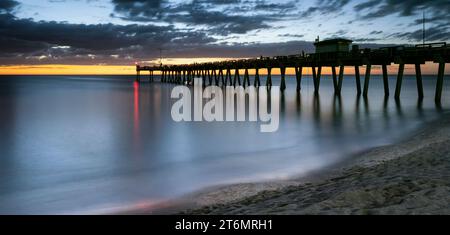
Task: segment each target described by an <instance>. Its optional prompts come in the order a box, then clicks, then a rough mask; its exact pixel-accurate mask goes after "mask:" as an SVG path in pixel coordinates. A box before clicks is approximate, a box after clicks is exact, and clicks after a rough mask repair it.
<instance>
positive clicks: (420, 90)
mask: <svg viewBox="0 0 450 235" xmlns="http://www.w3.org/2000/svg"><path fill="white" fill-rule="evenodd" d="M415 66H416V82H417V94H418V95H419V99H422V98H423V84H422V71H421V69H420V64H419V63H416V64H415Z"/></svg>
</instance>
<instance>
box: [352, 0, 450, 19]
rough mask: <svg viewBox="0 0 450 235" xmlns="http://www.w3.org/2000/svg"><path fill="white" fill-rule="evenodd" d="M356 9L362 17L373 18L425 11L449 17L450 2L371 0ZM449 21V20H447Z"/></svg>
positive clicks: (407, 14) (433, 0)
mask: <svg viewBox="0 0 450 235" xmlns="http://www.w3.org/2000/svg"><path fill="white" fill-rule="evenodd" d="M354 9H355V10H356V11H357V12H360V13H361V14H362V18H365V19H373V18H378V17H384V16H388V15H392V14H399V15H400V16H413V15H417V14H420V15H422V12H423V11H425V12H426V13H427V14H430V15H432V16H435V17H436V16H440V17H442V18H441V19H442V20H448V19H449V14H448V13H449V12H450V2H449V1H448V0H409V1H404V0H369V1H367V2H363V3H359V4H357V5H355V7H354ZM447 22H448V21H447Z"/></svg>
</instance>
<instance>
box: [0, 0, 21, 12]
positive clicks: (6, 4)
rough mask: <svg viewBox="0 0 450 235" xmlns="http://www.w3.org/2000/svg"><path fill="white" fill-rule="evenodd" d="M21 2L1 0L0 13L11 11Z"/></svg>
mask: <svg viewBox="0 0 450 235" xmlns="http://www.w3.org/2000/svg"><path fill="white" fill-rule="evenodd" d="M18 5H19V3H18V2H17V1H14V0H1V1H0V13H6V12H11V11H12V10H13V9H14V8H15V7H17V6H18Z"/></svg>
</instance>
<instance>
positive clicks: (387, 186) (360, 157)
mask: <svg viewBox="0 0 450 235" xmlns="http://www.w3.org/2000/svg"><path fill="white" fill-rule="evenodd" d="M131 213H132V214H136V213H150V214H174V213H176V214H179V213H181V214H219V215H223V214H231V215H236V214H238V215H240V214H264V215H266V214H450V115H448V114H447V115H444V116H443V118H441V119H440V120H437V121H434V122H431V123H428V124H426V125H425V126H424V127H423V128H421V129H420V130H419V131H417V132H415V133H414V134H413V136H412V137H410V138H408V139H405V140H404V141H401V142H400V143H397V144H393V145H389V146H383V147H378V148H374V149H371V150H369V151H366V152H365V153H360V154H357V155H355V156H354V157H352V158H351V159H350V160H348V161H346V162H343V163H340V165H338V166H333V167H330V168H329V169H326V170H324V171H321V172H317V173H316V174H312V175H311V176H310V177H308V178H300V179H293V180H289V181H278V182H269V183H252V184H238V185H231V186H217V187H214V188H209V189H205V190H203V191H202V192H197V193H195V194H191V195H187V196H185V197H184V198H182V199H180V200H177V201H176V202H168V203H167V204H165V205H161V207H160V208H159V209H156V210H155V208H153V210H152V212H149V211H148V210H140V211H132V212H131Z"/></svg>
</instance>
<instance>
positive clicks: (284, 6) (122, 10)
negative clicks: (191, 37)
mask: <svg viewBox="0 0 450 235" xmlns="http://www.w3.org/2000/svg"><path fill="white" fill-rule="evenodd" d="M112 3H113V4H114V11H115V14H112V16H114V17H119V18H121V19H123V20H127V21H135V22H159V23H161V22H163V23H169V24H173V23H181V24H185V25H187V26H194V27H206V28H207V29H208V30H209V31H210V33H211V34H214V35H229V34H245V33H247V32H250V31H252V30H258V29H267V28H270V27H271V26H270V23H273V22H277V21H282V20H284V19H287V18H289V17H290V16H292V15H290V14H288V13H289V12H291V11H294V10H295V9H296V1H291V2H287V3H268V2H266V1H264V0H230V1H226V0H193V1H192V2H183V3H176V2H172V1H168V0H137V1H129V0H113V1H112Z"/></svg>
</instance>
